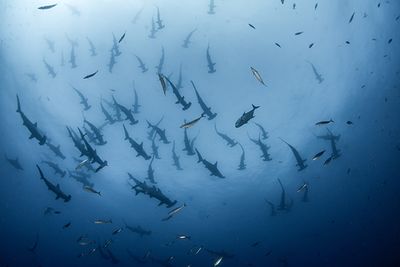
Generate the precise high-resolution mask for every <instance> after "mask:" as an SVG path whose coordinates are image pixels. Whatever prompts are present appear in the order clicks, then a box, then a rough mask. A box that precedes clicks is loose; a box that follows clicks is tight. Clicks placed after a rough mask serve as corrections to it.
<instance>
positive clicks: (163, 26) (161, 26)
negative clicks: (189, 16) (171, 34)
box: [156, 7, 165, 30]
mask: <svg viewBox="0 0 400 267" xmlns="http://www.w3.org/2000/svg"><path fill="white" fill-rule="evenodd" d="M156 22H157V25H158V30H161V29H163V28H165V25H164V24H163V23H162V20H161V16H160V9H159V8H158V7H157V21H156Z"/></svg>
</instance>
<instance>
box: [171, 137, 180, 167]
mask: <svg viewBox="0 0 400 267" xmlns="http://www.w3.org/2000/svg"><path fill="white" fill-rule="evenodd" d="M172 161H173V163H172V165H173V166H175V167H176V169H177V170H178V171H181V170H183V169H182V167H181V163H180V162H179V156H178V155H177V154H176V151H175V141H174V142H173V144H172Z"/></svg>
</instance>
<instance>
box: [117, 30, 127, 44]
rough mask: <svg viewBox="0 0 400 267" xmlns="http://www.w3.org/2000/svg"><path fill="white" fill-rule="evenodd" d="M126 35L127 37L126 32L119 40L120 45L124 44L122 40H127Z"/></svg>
mask: <svg viewBox="0 0 400 267" xmlns="http://www.w3.org/2000/svg"><path fill="white" fill-rule="evenodd" d="M125 35H126V32H125V33H124V34H123V35H122V36H121V38H119V41H118V43H120V42H122V40H124V38H125Z"/></svg>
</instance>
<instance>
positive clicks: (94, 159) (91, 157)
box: [78, 128, 108, 172]
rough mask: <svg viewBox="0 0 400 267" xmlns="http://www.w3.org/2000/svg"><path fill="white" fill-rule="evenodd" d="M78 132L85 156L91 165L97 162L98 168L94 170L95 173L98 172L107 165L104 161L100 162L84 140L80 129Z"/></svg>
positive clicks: (94, 151) (93, 150)
mask: <svg viewBox="0 0 400 267" xmlns="http://www.w3.org/2000/svg"><path fill="white" fill-rule="evenodd" d="M78 131H79V134H80V136H81V140H82V141H83V143H84V145H85V150H86V152H87V154H86V156H87V157H88V159H89V160H90V161H91V162H92V163H94V162H97V163H98V164H99V167H98V168H97V169H96V170H95V172H98V171H100V170H101V169H102V168H104V167H105V166H107V165H108V162H107V161H106V160H102V159H101V158H100V157H99V155H98V154H97V152H96V150H95V149H93V148H92V146H91V145H90V144H89V142H88V141H87V140H86V138H85V135H84V134H83V133H82V131H81V129H79V128H78Z"/></svg>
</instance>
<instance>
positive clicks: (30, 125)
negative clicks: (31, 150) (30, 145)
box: [17, 95, 47, 146]
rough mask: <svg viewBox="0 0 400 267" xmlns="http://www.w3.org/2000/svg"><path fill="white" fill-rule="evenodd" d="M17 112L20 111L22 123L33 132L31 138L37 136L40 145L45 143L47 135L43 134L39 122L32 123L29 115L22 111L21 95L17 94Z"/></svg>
mask: <svg viewBox="0 0 400 267" xmlns="http://www.w3.org/2000/svg"><path fill="white" fill-rule="evenodd" d="M17 113H19V114H20V115H21V118H22V125H24V126H25V127H26V128H27V129H28V131H29V132H30V133H31V135H30V137H29V139H32V138H35V139H37V140H38V141H39V145H41V146H42V145H44V144H45V143H46V139H47V137H46V136H45V135H44V134H42V133H41V132H40V131H39V129H38V127H37V123H36V122H35V123H32V122H31V121H30V120H29V119H28V117H26V115H25V113H24V112H22V110H21V104H20V102H19V97H18V95H17Z"/></svg>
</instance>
